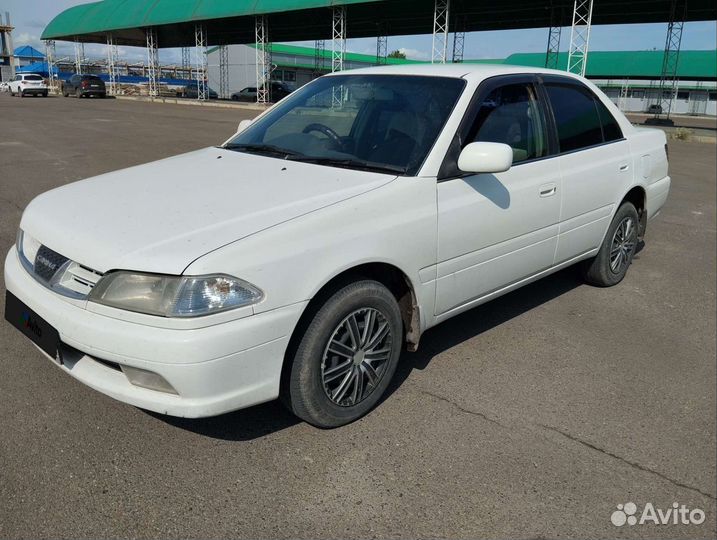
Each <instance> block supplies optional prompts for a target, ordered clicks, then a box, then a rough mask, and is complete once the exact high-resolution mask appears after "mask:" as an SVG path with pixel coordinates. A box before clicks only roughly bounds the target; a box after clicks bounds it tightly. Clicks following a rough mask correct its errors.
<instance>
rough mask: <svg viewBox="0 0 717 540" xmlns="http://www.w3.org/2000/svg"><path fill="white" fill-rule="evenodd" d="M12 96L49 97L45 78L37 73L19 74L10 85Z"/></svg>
mask: <svg viewBox="0 0 717 540" xmlns="http://www.w3.org/2000/svg"><path fill="white" fill-rule="evenodd" d="M8 86H9V90H10V94H11V95H13V96H14V95H18V96H20V97H25V96H43V97H47V84H45V78H44V77H43V76H42V75H38V74H37V73H18V74H17V75H15V78H14V79H12V80H11V81H10V82H9V83H8Z"/></svg>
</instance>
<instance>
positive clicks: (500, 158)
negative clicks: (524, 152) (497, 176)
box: [458, 142, 513, 173]
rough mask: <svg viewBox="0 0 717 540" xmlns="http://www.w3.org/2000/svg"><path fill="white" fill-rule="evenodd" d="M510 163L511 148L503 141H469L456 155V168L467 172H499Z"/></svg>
mask: <svg viewBox="0 0 717 540" xmlns="http://www.w3.org/2000/svg"><path fill="white" fill-rule="evenodd" d="M512 165H513V149H512V148H511V147H510V146H508V145H507V144H503V143H494V142H474V143H470V144H469V145H468V146H466V147H465V148H464V149H463V150H462V151H461V155H460V156H458V168H459V169H460V170H461V171H463V172H467V173H499V172H504V171H507V170H508V169H510V168H511V166H512Z"/></svg>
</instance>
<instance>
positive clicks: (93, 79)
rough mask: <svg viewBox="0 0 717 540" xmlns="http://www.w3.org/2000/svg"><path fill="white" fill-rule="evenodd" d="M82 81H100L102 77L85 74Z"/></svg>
mask: <svg viewBox="0 0 717 540" xmlns="http://www.w3.org/2000/svg"><path fill="white" fill-rule="evenodd" d="M82 80H83V81H92V82H102V79H100V78H99V77H98V76H97V75H85V76H84V77H82Z"/></svg>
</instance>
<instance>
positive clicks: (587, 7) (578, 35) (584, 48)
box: [568, 0, 593, 77]
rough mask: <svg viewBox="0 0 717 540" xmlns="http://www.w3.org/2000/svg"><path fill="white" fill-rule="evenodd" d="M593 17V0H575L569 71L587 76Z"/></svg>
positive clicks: (569, 51)
mask: <svg viewBox="0 0 717 540" xmlns="http://www.w3.org/2000/svg"><path fill="white" fill-rule="evenodd" d="M592 18H593V0H575V3H574V4H573V24H572V27H571V29H570V49H569V50H568V71H569V72H570V73H576V74H578V75H581V76H583V77H584V76H585V70H586V68H587V63H588V49H589V45H590V27H591V25H592Z"/></svg>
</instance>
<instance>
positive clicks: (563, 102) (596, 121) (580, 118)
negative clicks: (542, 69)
mask: <svg viewBox="0 0 717 540" xmlns="http://www.w3.org/2000/svg"><path fill="white" fill-rule="evenodd" d="M545 89H546V90H547V92H548V97H549V98H550V104H551V105H552V107H553V114H554V116H555V123H556V125H557V128H558V139H559V140H560V151H561V152H570V151H573V150H579V149H581V148H586V147H588V146H594V145H596V144H602V142H603V136H602V124H601V122H600V116H599V115H598V109H597V106H596V105H595V99H594V98H593V97H592V95H591V94H589V93H588V91H587V89H586V90H582V89H580V88H577V87H575V86H567V85H562V84H546V86H545Z"/></svg>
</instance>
